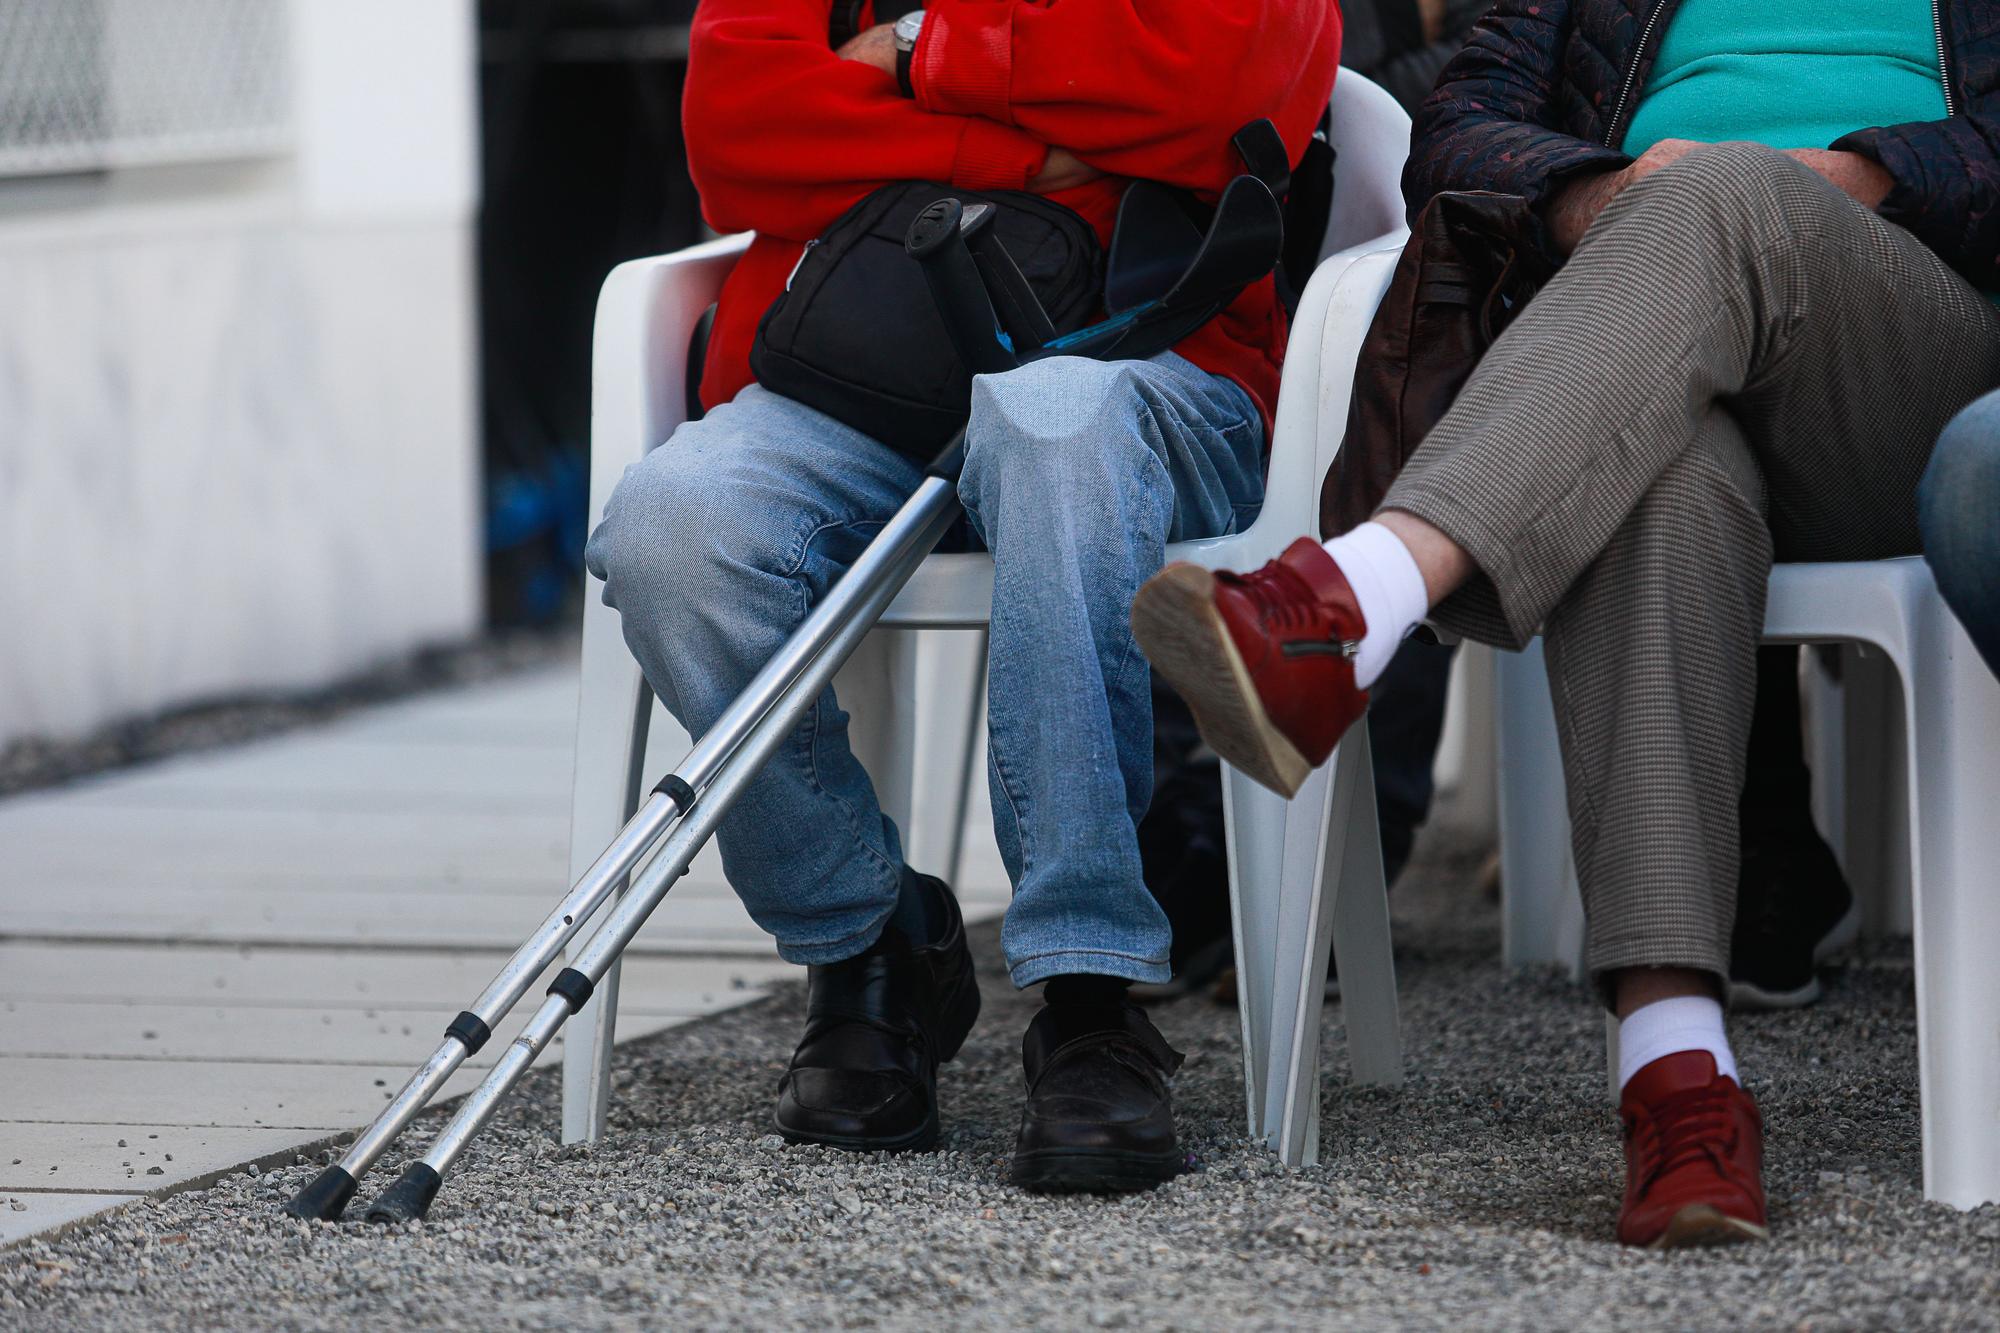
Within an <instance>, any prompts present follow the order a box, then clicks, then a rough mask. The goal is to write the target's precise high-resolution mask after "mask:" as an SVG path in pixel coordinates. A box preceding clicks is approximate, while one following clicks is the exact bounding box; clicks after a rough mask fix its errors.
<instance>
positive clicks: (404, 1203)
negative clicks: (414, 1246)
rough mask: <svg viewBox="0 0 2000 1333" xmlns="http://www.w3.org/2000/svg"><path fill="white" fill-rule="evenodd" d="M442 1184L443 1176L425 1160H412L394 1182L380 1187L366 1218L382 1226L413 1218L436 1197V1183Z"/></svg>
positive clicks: (420, 1216) (426, 1209)
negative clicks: (382, 1188) (380, 1195)
mask: <svg viewBox="0 0 2000 1333" xmlns="http://www.w3.org/2000/svg"><path fill="white" fill-rule="evenodd" d="M443 1184H444V1180H443V1178H442V1177H440V1176H439V1175H438V1173H437V1172H436V1171H434V1170H432V1169H431V1167H430V1165H429V1163H426V1162H415V1163H412V1164H411V1166H410V1169H409V1170H407V1171H405V1172H404V1173H403V1174H402V1175H400V1176H397V1177H396V1183H395V1184H393V1185H391V1186H389V1188H388V1189H385V1190H383V1191H382V1197H381V1198H379V1199H377V1200H375V1206H374V1207H372V1208H370V1209H369V1210H368V1220H369V1221H370V1222H378V1223H381V1224H382V1225H384V1226H391V1225H394V1224H395V1223H397V1222H415V1221H417V1220H418V1219H420V1218H422V1217H423V1215H424V1214H425V1213H428V1212H429V1211H430V1210H431V1200H433V1199H435V1198H437V1192H438V1187H439V1186H441V1185H443Z"/></svg>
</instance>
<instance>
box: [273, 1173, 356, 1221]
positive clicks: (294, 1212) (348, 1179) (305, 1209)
mask: <svg viewBox="0 0 2000 1333" xmlns="http://www.w3.org/2000/svg"><path fill="white" fill-rule="evenodd" d="M354 1190H355V1183H354V1177H353V1176H350V1175H348V1174H347V1170H346V1168H345V1167H339V1166H330V1167H328V1168H327V1169H326V1170H324V1171H322V1172H320V1173H319V1174H318V1175H317V1176H314V1177H313V1182H312V1184H310V1185H308V1186H306V1187H305V1188H304V1189H302V1190H300V1191H299V1192H298V1193H297V1194H294V1195H293V1196H292V1201H291V1202H290V1203H288V1204H286V1205H285V1216H287V1217H296V1218H298V1219H299V1220H300V1221H301V1222H315V1221H325V1222H331V1221H333V1220H334V1219H335V1218H338V1217H339V1216H340V1214H341V1212H342V1210H344V1209H345V1208H346V1207H347V1201H348V1200H349V1199H352V1198H353V1197H354Z"/></svg>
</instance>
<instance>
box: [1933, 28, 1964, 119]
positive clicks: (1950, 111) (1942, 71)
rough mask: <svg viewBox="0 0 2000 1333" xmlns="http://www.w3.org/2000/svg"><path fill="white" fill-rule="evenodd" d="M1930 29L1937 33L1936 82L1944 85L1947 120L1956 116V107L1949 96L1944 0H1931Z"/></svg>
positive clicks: (1949, 68) (1949, 83)
mask: <svg viewBox="0 0 2000 1333" xmlns="http://www.w3.org/2000/svg"><path fill="white" fill-rule="evenodd" d="M1931 28H1932V30H1933V31H1935V32H1936V33H1937V48H1938V82H1939V83H1941V84H1943V85H1944V114H1945V117H1946V119H1949V118H1951V117H1952V116H1955V115H1957V114H1958V107H1957V105H1956V103H1955V101H1954V99H1953V98H1952V95H1951V51H1950V46H1949V44H1948V43H1947V42H1946V41H1945V39H1944V0H1931Z"/></svg>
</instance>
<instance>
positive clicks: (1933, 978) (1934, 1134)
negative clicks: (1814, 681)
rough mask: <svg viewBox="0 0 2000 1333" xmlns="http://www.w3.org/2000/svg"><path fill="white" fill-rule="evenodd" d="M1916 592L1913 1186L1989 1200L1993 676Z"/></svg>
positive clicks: (1993, 1175)
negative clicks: (1919, 1133)
mask: <svg viewBox="0 0 2000 1333" xmlns="http://www.w3.org/2000/svg"><path fill="white" fill-rule="evenodd" d="M1927 591H1928V590H1927ZM1925 600H1926V605H1925V606H1924V607H1923V608H1922V609H1921V611H1920V613H1919V614H1918V616H1916V617H1915V619H1916V621H1917V625H1918V633H1917V636H1916V637H1917V643H1916V645H1915V654H1914V655H1915V657H1916V664H1915V668H1916V669H1915V672H1914V673H1910V674H1906V675H1905V681H1906V684H1907V688H1905V690H1904V692H1903V693H1904V697H1905V700H1906V702H1907V708H1908V716H1909V737H1910V741H1909V750H1908V755H1909V773H1910V784H1909V802H1910V809H1909V819H1910V829H1911V835H1910V836H1911V842H1912V843H1913V844H1914V848H1913V849H1914V851H1915V857H1914V867H1915V868H1914V871H1913V873H1912V876H1911V878H1912V883H1913V902H1912V913H1913V916H1914V919H1915V927H1916V929H1915V937H1916V984H1917V1050H1918V1068H1919V1070H1920V1075H1921V1082H1922V1093H1923V1098H1922V1100H1923V1125H1924V1140H1923V1141H1924V1197H1925V1198H1928V1199H1935V1200H1938V1201H1940V1202H1943V1203H1948V1204H1951V1205H1953V1206H1955V1207H1959V1208H1974V1207H1977V1206H1978V1205H1980V1204H1982V1203H1991V1202H1994V1201H2000V1030H1996V1023H2000V1018H1996V1016H2000V968H1996V967H1994V965H1993V944H1994V941H1995V940H2000V893H1996V892H1994V887H1995V886H1994V882H1993V877H1994V872H1995V868H1996V867H2000V820H1996V819H1995V818H1994V813H1995V811H1994V801H1993V764H1994V756H1995V755H2000V682H1996V681H1995V680H1994V678H1993V677H1992V675H1991V674H1990V673H1989V672H1988V671H1987V669H1986V666H1985V663H1984V662H1983V661H1981V659H1980V658H1979V655H1978V653H1977V652H1976V651H1975V650H1974V649H1973V647H1972V643H1971V641H1970V640H1969V639H1968V638H1967V637H1966V635H1965V631H1964V630H1963V629H1962V628H1960V626H1959V625H1958V622H1957V621H1956V620H1954V619H1953V618H1952V617H1951V615H1950V613H1949V612H1948V611H1946V610H1945V608H1944V605H1943V603H1942V601H1940V600H1939V599H1938V597H1937V596H1936V593H1935V592H1934V591H1929V593H1928V596H1927V597H1926V599H1925Z"/></svg>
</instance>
